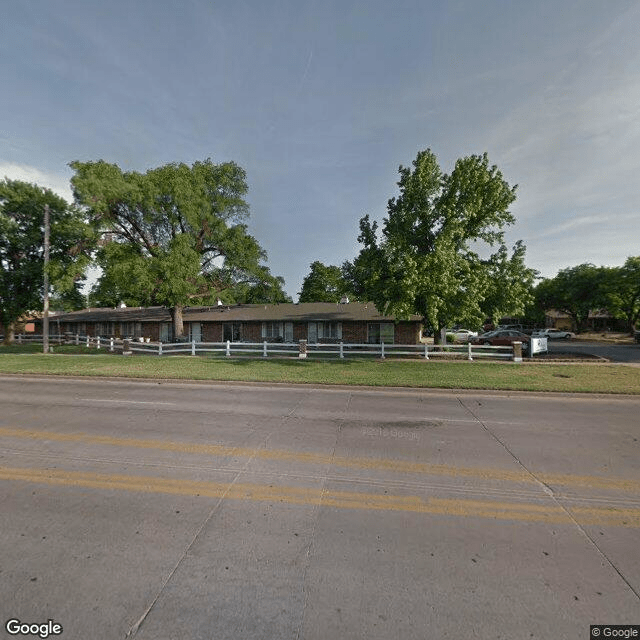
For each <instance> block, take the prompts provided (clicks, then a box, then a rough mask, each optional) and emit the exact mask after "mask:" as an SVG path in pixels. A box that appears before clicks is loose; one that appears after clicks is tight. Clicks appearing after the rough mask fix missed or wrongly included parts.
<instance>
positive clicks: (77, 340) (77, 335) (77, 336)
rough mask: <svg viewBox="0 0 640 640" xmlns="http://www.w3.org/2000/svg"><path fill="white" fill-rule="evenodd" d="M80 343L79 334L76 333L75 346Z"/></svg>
mask: <svg viewBox="0 0 640 640" xmlns="http://www.w3.org/2000/svg"><path fill="white" fill-rule="evenodd" d="M79 344H80V334H78V333H76V347H77V346H78V345H79Z"/></svg>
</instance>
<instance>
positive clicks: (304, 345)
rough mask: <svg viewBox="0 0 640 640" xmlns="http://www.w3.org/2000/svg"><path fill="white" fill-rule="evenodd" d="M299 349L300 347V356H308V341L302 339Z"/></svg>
mask: <svg viewBox="0 0 640 640" xmlns="http://www.w3.org/2000/svg"><path fill="white" fill-rule="evenodd" d="M298 349H299V353H298V358H306V357H307V341H306V340H300V343H299V347H298Z"/></svg>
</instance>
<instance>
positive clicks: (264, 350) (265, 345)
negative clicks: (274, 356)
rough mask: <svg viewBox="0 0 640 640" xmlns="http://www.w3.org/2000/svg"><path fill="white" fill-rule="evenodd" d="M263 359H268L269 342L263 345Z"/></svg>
mask: <svg viewBox="0 0 640 640" xmlns="http://www.w3.org/2000/svg"><path fill="white" fill-rule="evenodd" d="M262 357H263V358H266V357H267V341H266V340H265V341H264V342H263V343H262Z"/></svg>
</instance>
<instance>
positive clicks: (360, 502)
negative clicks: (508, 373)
mask: <svg viewBox="0 0 640 640" xmlns="http://www.w3.org/2000/svg"><path fill="white" fill-rule="evenodd" d="M0 480H9V481H23V482H35V483H39V484H47V485H57V486H71V487H80V488H89V489H104V490H123V491H129V492H141V493H159V494H171V495H184V496H200V497H208V498H225V499H229V500H247V501H253V502H280V503H285V504H295V505H320V504H322V506H323V507H335V508H339V509H365V510H378V511H401V512H409V513H420V514H432V515H444V516H463V517H476V518H488V519H494V520H515V521H526V522H545V523H560V524H571V523H572V519H571V517H569V516H568V515H567V513H566V512H565V511H564V510H563V509H562V508H561V507H558V506H555V505H553V504H547V505H545V504H530V503H517V502H498V501H489V500H456V499H441V498H427V499H423V498H421V497H419V496H401V495H387V494H384V495H383V494H374V493H365V492H352V491H331V490H327V489H326V488H325V489H323V488H308V487H307V488H305V487H292V486H280V485H260V484H251V483H246V484H230V483H227V482H197V481H193V480H180V479H176V478H174V479H166V478H157V477H151V476H127V475H107V474H97V473H85V472H77V471H64V470H60V469H19V468H12V467H0ZM571 513H572V515H573V517H574V518H575V519H576V520H577V521H578V522H579V523H581V524H585V525H607V526H617V527H633V528H640V509H615V508H590V507H572V508H571Z"/></svg>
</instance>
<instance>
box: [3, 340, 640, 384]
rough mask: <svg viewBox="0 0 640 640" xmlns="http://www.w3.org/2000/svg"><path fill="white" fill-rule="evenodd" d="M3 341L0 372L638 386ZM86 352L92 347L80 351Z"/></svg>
mask: <svg viewBox="0 0 640 640" xmlns="http://www.w3.org/2000/svg"><path fill="white" fill-rule="evenodd" d="M40 348H41V347H40ZM6 349H7V348H6V347H0V373H5V374H7V373H9V374H10V373H19V374H47V375H70V376H115V377H130V378H155V379H179V380H227V381H233V380H238V381H256V382H289V383H303V384H340V385H371V386H394V387H396V386H397V387H430V388H441V389H504V390H513V391H516V390H517V391H565V392H585V393H627V394H640V368H639V367H627V366H618V365H605V364H562V365H560V364H558V365H552V364H533V363H523V364H515V363H511V362H509V363H507V362H477V361H476V362H467V361H444V362H443V361H433V360H431V361H424V360H409V361H406V360H391V359H389V360H385V361H380V360H371V359H368V360H365V359H355V358H354V359H345V360H342V361H340V360H329V361H326V360H324V361H323V360H311V359H309V360H295V359H275V358H269V359H265V360H262V359H258V358H256V359H249V358H247V359H235V358H231V359H225V358H211V357H200V356H198V357H195V358H194V357H190V356H184V357H181V356H173V357H163V358H159V357H157V356H133V357H123V356H122V355H112V354H109V353H108V352H104V351H103V352H102V353H100V354H97V353H96V351H95V350H92V351H91V352H89V351H88V350H87V349H86V348H85V347H72V346H69V347H54V349H55V350H56V353H54V354H48V355H43V354H42V353H34V352H32V353H27V354H25V353H22V354H18V353H8V352H7V351H6ZM63 351H65V352H66V353H61V352H63ZM68 351H71V352H72V353H75V354H78V355H72V354H69V353H68ZM85 353H91V355H81V354H85Z"/></svg>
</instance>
